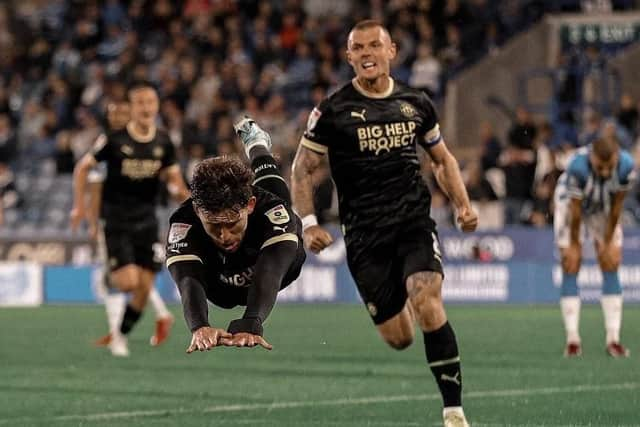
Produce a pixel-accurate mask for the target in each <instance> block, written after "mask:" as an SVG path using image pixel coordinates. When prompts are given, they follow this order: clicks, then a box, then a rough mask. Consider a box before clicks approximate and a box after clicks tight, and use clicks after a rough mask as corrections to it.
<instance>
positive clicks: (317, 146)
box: [300, 136, 329, 154]
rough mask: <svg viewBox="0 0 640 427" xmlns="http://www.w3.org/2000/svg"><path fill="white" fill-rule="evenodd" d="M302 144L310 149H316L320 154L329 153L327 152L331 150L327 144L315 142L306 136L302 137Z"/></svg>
mask: <svg viewBox="0 0 640 427" xmlns="http://www.w3.org/2000/svg"><path fill="white" fill-rule="evenodd" d="M300 144H301V145H302V146H303V147H305V148H308V149H309V150H311V151H314V152H316V153H318V154H327V152H328V151H329V148H328V147H327V146H326V145H322V144H318V143H317V142H313V141H311V140H310V139H308V138H305V137H304V136H303V137H302V138H301V139H300Z"/></svg>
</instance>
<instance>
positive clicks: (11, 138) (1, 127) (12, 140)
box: [0, 113, 18, 163]
mask: <svg viewBox="0 0 640 427" xmlns="http://www.w3.org/2000/svg"><path fill="white" fill-rule="evenodd" d="M17 149H18V141H17V139H16V135H15V132H14V131H13V127H12V126H11V120H10V119H9V115H8V114H6V113H0V162H2V163H10V162H11V161H12V160H13V159H14V158H15V155H16V152H17Z"/></svg>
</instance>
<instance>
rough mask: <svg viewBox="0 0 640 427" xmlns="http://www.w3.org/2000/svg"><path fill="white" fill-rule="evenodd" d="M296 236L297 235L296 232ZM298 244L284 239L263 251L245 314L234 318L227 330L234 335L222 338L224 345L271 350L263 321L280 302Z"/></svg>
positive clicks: (259, 257) (257, 264)
mask: <svg viewBox="0 0 640 427" xmlns="http://www.w3.org/2000/svg"><path fill="white" fill-rule="evenodd" d="M283 236H285V235H283ZM292 236H293V237H295V234H292ZM298 244H299V242H295V241H292V240H282V241H280V242H278V243H275V244H272V245H269V246H267V247H265V248H263V249H262V250H261V251H260V255H258V260H257V262H256V266H255V270H254V273H253V277H254V283H253V285H252V286H251V287H250V288H249V294H248V296H247V308H246V310H245V313H244V315H243V316H242V318H241V319H236V320H233V321H232V322H231V323H230V324H229V327H228V328H227V330H228V331H229V332H230V333H232V334H233V338H231V339H224V340H222V341H221V343H222V344H224V345H227V346H236V347H255V346H258V345H259V346H262V347H263V348H266V349H267V350H271V348H272V346H271V344H269V343H268V342H266V341H265V340H264V339H263V337H262V335H263V333H264V330H263V327H262V324H263V322H264V321H265V320H266V319H267V317H268V316H269V314H270V313H271V310H272V309H273V306H274V305H275V303H276V297H277V295H278V291H279V290H280V287H281V285H282V282H283V280H284V277H285V275H286V274H287V271H289V267H290V266H291V264H292V263H293V261H294V260H295V258H296V254H297V247H298V246H297V245H298Z"/></svg>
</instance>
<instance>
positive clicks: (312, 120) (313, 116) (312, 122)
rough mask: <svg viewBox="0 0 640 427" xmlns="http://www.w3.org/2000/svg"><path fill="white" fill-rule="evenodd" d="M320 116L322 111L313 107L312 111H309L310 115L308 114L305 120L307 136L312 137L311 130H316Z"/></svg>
mask: <svg viewBox="0 0 640 427" xmlns="http://www.w3.org/2000/svg"><path fill="white" fill-rule="evenodd" d="M321 116H322V111H320V110H318V109H317V108H315V107H314V108H313V110H311V113H309V118H308V119H307V132H308V133H309V134H311V135H313V130H314V129H315V128H316V125H317V124H318V120H320V117H321Z"/></svg>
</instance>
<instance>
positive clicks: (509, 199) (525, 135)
mask: <svg viewBox="0 0 640 427" xmlns="http://www.w3.org/2000/svg"><path fill="white" fill-rule="evenodd" d="M535 136H536V127H535V125H534V124H533V120H532V118H531V114H530V113H529V111H527V110H526V109H525V108H524V107H518V108H517V111H516V122H515V123H514V125H513V126H512V128H511V130H510V131H509V143H508V145H507V147H506V148H505V149H504V150H503V152H502V154H501V155H500V161H499V163H500V165H501V167H502V169H503V170H504V174H505V183H506V198H505V202H504V203H505V222H506V224H511V225H513V224H520V223H522V219H523V218H522V217H521V214H522V209H523V207H524V205H525V203H526V202H527V201H531V200H532V196H531V191H532V187H533V180H534V176H535V169H536V153H535V151H534V146H533V141H534V138H535Z"/></svg>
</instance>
